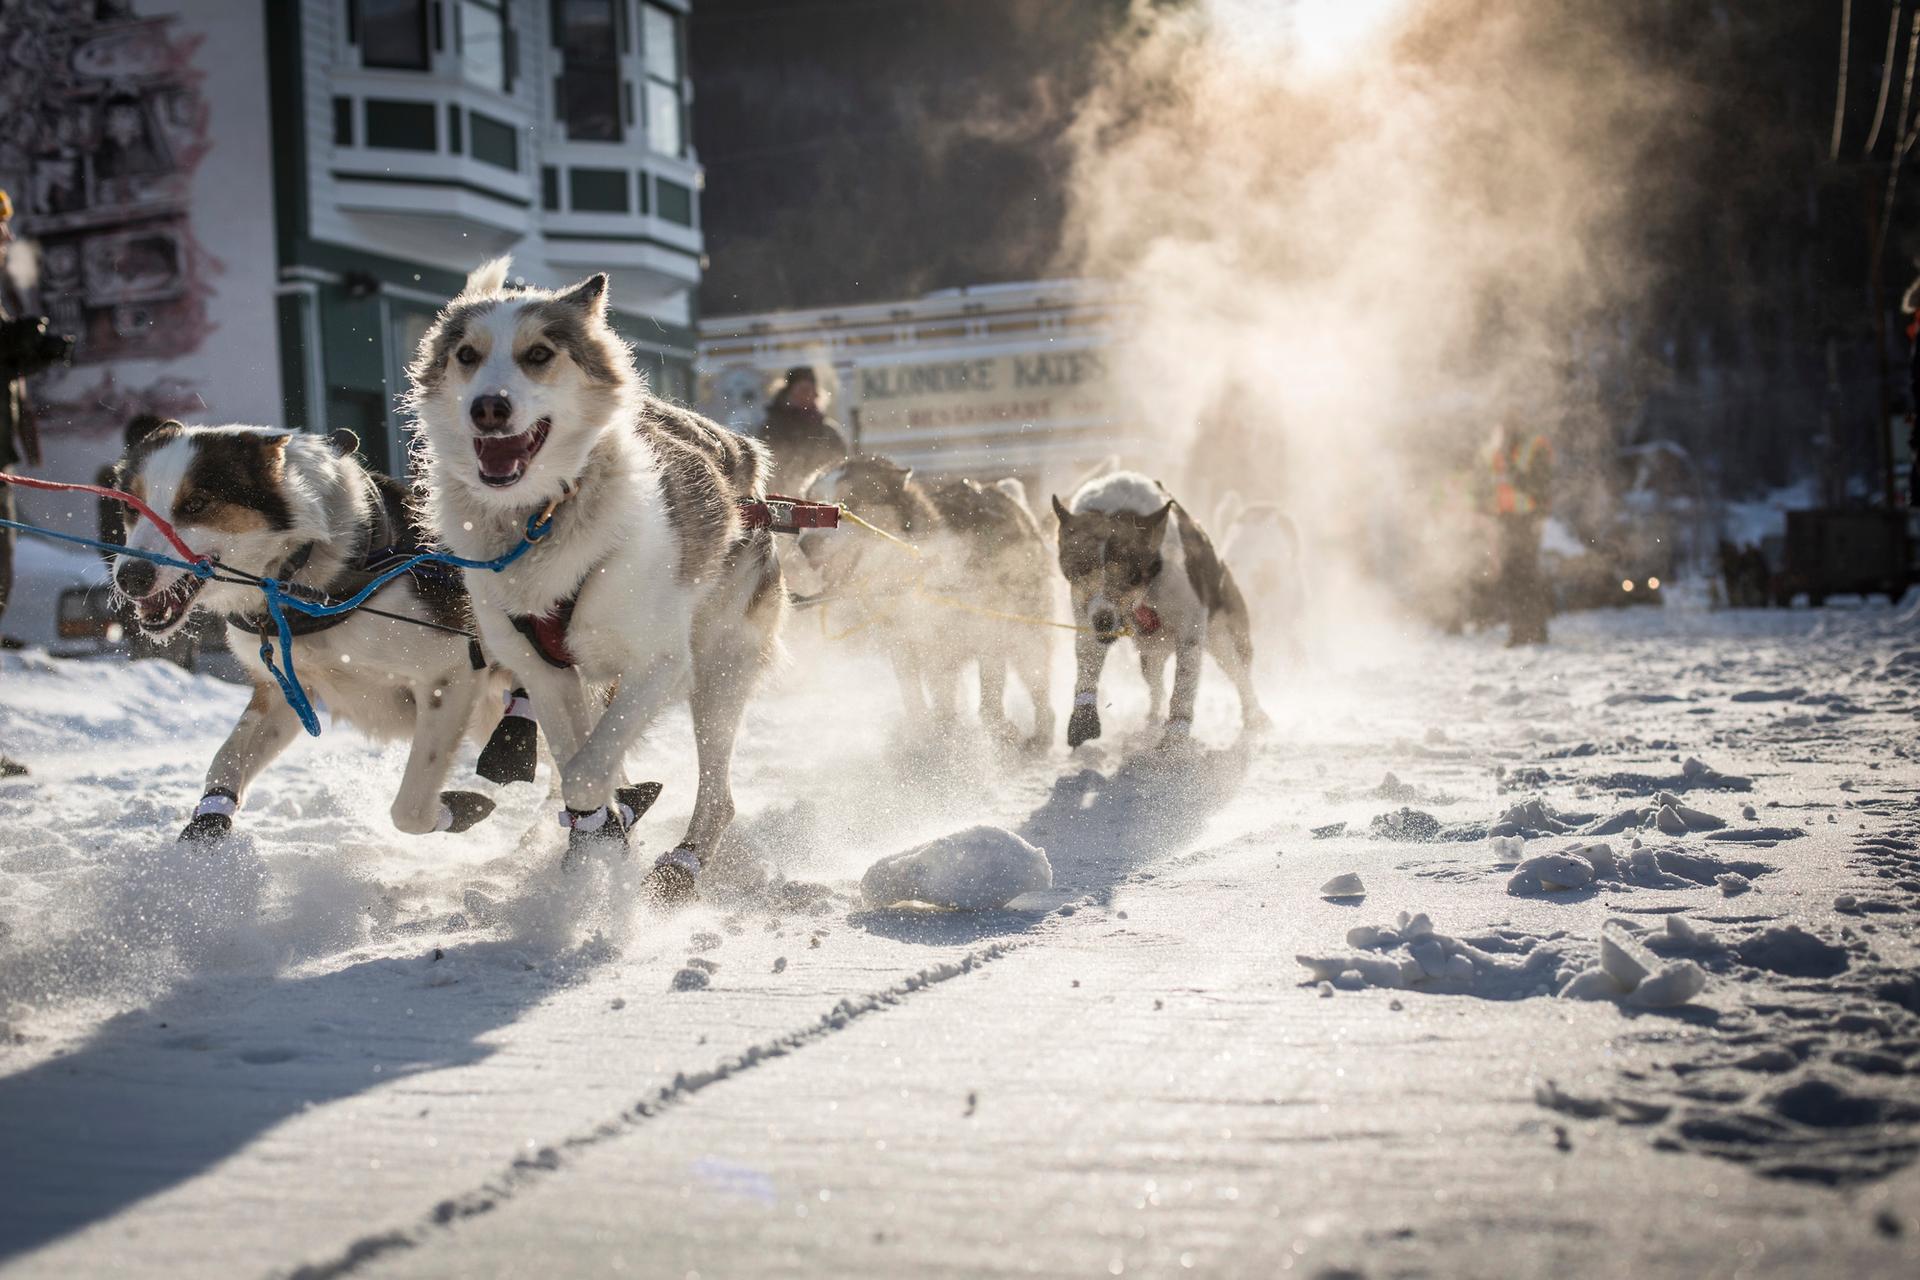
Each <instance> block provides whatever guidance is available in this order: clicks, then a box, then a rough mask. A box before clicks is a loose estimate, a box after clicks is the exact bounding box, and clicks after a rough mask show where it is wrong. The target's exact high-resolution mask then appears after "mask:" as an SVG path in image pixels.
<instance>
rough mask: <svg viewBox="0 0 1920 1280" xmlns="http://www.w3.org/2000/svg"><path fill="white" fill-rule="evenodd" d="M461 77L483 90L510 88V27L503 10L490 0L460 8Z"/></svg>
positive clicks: (467, 2)
mask: <svg viewBox="0 0 1920 1280" xmlns="http://www.w3.org/2000/svg"><path fill="white" fill-rule="evenodd" d="M460 73H461V74H462V75H463V76H465V77H466V80H467V83H468V84H477V85H479V86H480V87H481V88H483V89H496V90H503V91H504V90H505V89H506V87H507V27H506V23H504V22H503V21H501V18H500V7H499V6H498V5H497V4H490V3H488V2H487V0H462V3H461V5H460Z"/></svg>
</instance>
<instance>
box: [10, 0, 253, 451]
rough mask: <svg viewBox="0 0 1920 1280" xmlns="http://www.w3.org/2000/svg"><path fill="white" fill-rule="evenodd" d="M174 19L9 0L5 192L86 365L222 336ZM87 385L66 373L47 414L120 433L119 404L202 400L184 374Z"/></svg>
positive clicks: (53, 0) (195, 131)
mask: <svg viewBox="0 0 1920 1280" xmlns="http://www.w3.org/2000/svg"><path fill="white" fill-rule="evenodd" d="M175 27H176V19H174V18H171V17H141V16H140V15H139V14H137V13H136V12H135V11H134V5H133V3H132V0H7V2H6V3H4V4H0V186H4V187H5V188H6V189H7V190H8V191H9V192H11V193H12V195H13V198H14V205H15V209H16V215H17V223H16V225H17V229H18V231H19V234H20V235H21V236H22V237H23V238H26V239H28V240H31V241H34V242H36V243H37V247H38V257H39V269H38V279H37V281H36V282H35V285H34V287H33V289H32V290H31V292H32V294H33V295H35V297H34V299H33V300H34V302H35V305H36V307H37V309H38V310H40V311H43V312H45V313H46V314H47V315H48V316H50V317H51V318H52V320H53V325H54V327H55V328H56V329H58V330H59V331H61V332H64V333H71V334H73V335H74V336H75V337H76V339H77V343H76V346H75V349H74V363H75V365H76V366H85V365H90V364H102V363H107V362H112V361H124V360H165V359H171V358H174V357H177V356H181V355H185V354H187V353H189V352H192V351H195V350H197V349H198V348H199V347H200V346H201V344H202V343H203V342H205V340H206V338H207V336H208V334H209V333H210V332H211V331H212V327H213V326H212V324H211V323H210V321H209V320H208V317H207V301H208V297H209V294H210V292H211V290H210V287H209V285H208V283H207V281H208V277H209V276H210V275H211V274H212V273H214V272H216V271H218V270H219V269H220V265H219V263H218V262H216V261H215V260H214V259H212V258H211V257H210V256H209V255H208V254H206V253H205V252H204V251H203V250H202V249H201V248H200V246H199V245H198V244H197V243H196V242H195V240H194V238H193V234H192V230H191V228H190V226H189V221H188V212H189V200H190V190H189V186H190V182H191V179H192V175H193V171H194V168H195V167H196V166H197V165H198V164H199V162H200V159H201V157H202V156H203V155H205V153H206V150H207V112H206V105H205V102H204V101H203V99H202V98H201V95H200V92H199V83H200V81H201V79H202V76H201V74H200V73H199V72H197V71H195V70H194V69H193V67H192V60H193V54H194V52H195V50H196V49H197V47H198V46H199V44H200V38H199V37H197V36H193V37H189V36H183V35H181V34H179V33H178V32H177V31H176V30H175ZM92 381H96V380H95V379H90V378H86V377H85V376H84V374H82V373H80V372H76V373H74V374H69V375H67V376H66V377H64V378H62V379H61V382H62V383H64V384H65V385H66V386H67V387H69V388H71V390H70V391H69V392H68V393H67V394H65V395H61V396H57V397H52V399H57V400H69V401H72V402H73V403H72V404H70V405H56V404H54V403H44V402H43V412H46V413H48V414H49V416H57V417H62V418H65V417H66V413H64V412H63V410H70V411H71V412H72V414H73V416H72V417H71V418H68V419H67V421H66V423H65V425H66V426H68V427H69V428H70V429H78V430H81V431H87V430H89V429H101V428H106V427H111V428H112V429H113V430H116V431H117V430H118V429H119V428H120V426H121V424H122V423H123V422H124V421H125V415H124V413H123V412H122V409H123V408H124V406H125V405H128V404H131V405H133V406H134V408H133V409H131V410H129V411H130V412H144V411H149V410H160V408H161V406H162V404H173V403H178V402H180V401H182V400H183V399H184V400H187V401H193V400H197V399H198V397H197V396H195V395H194V394H193V393H192V392H191V390H189V389H185V388H183V387H181V386H180V385H179V384H178V379H161V380H160V381H158V382H156V383H155V384H154V385H153V386H152V387H151V388H148V389H146V391H145V392H143V391H141V390H136V389H131V388H125V387H113V386H112V381H111V378H110V377H109V378H108V380H107V382H106V383H105V384H103V385H104V386H105V387H107V388H110V389H111V390H112V392H113V394H111V395H106V396H101V397H98V398H93V399H89V398H88V397H87V396H86V395H85V394H83V393H82V391H81V387H82V385H83V384H84V383H86V382H92ZM100 389H101V387H100V386H96V387H95V388H94V390H96V391H97V390H100ZM149 400H151V401H152V403H151V404H149V403H148V401H149ZM109 406H111V407H110V408H109ZM112 415H119V416H112Z"/></svg>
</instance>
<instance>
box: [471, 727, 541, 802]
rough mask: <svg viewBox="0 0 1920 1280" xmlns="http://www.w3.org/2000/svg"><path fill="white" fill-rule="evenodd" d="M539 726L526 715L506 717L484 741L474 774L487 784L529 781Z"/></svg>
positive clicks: (538, 738) (537, 747)
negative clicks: (484, 745) (485, 743)
mask: <svg viewBox="0 0 1920 1280" xmlns="http://www.w3.org/2000/svg"><path fill="white" fill-rule="evenodd" d="M539 750H540V726H539V725H538V724H537V723H536V722H535V721H534V720H532V719H530V718H529V717H527V716H506V717H504V718H502V719H501V721H500V724H499V725H498V727H496V728H495V729H494V731H493V736H492V737H490V738H488V739H487V745H486V747H485V748H484V749H483V750H482V751H481V752H480V759H479V760H478V761H476V762H475V763H474V766H473V771H474V772H475V773H477V774H479V775H480V776H481V777H483V778H485V779H486V780H487V781H488V782H493V783H498V784H500V785H502V786H504V785H506V784H507V783H509V782H532V781H533V775H534V761H535V760H536V759H537V758H538V756H539Z"/></svg>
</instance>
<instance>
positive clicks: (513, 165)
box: [467, 111, 520, 173]
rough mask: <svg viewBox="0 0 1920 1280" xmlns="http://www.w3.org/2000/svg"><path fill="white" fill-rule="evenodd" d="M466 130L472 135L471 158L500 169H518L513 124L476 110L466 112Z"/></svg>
mask: <svg viewBox="0 0 1920 1280" xmlns="http://www.w3.org/2000/svg"><path fill="white" fill-rule="evenodd" d="M467 131H468V132H469V133H471V134H472V135H473V158H474V159H475V160H484V161H486V162H487V163H488V164H492V165H498V166H499V167H500V168H502V169H512V170H514V171H515V172H516V173H517V172H519V169H520V143H519V140H518V138H517V137H516V136H515V134H514V132H513V126H512V125H510V124H507V123H505V122H504V121H500V120H495V119H494V118H493V117H492V116H483V115H481V114H480V113H479V112H478V111H469V112H468V113H467Z"/></svg>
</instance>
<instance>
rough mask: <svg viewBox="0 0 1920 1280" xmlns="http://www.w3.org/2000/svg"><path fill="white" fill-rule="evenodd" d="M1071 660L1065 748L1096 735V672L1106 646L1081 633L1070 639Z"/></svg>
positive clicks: (1097, 724) (1098, 724)
mask: <svg viewBox="0 0 1920 1280" xmlns="http://www.w3.org/2000/svg"><path fill="white" fill-rule="evenodd" d="M1073 658H1074V669H1075V670H1074V678H1073V714H1072V715H1071V716H1069V717H1068V718H1067V746H1068V747H1069V748H1071V747H1077V746H1079V745H1080V744H1081V743H1083V742H1091V741H1092V740H1093V739H1095V738H1097V737H1099V736H1100V669H1101V668H1102V667H1104V666H1105V665H1106V662H1107V646H1106V645H1104V644H1101V643H1100V641H1099V640H1098V639H1097V638H1096V637H1094V636H1091V635H1088V634H1086V633H1085V632H1082V633H1081V634H1079V635H1077V636H1075V637H1074V641H1073Z"/></svg>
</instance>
